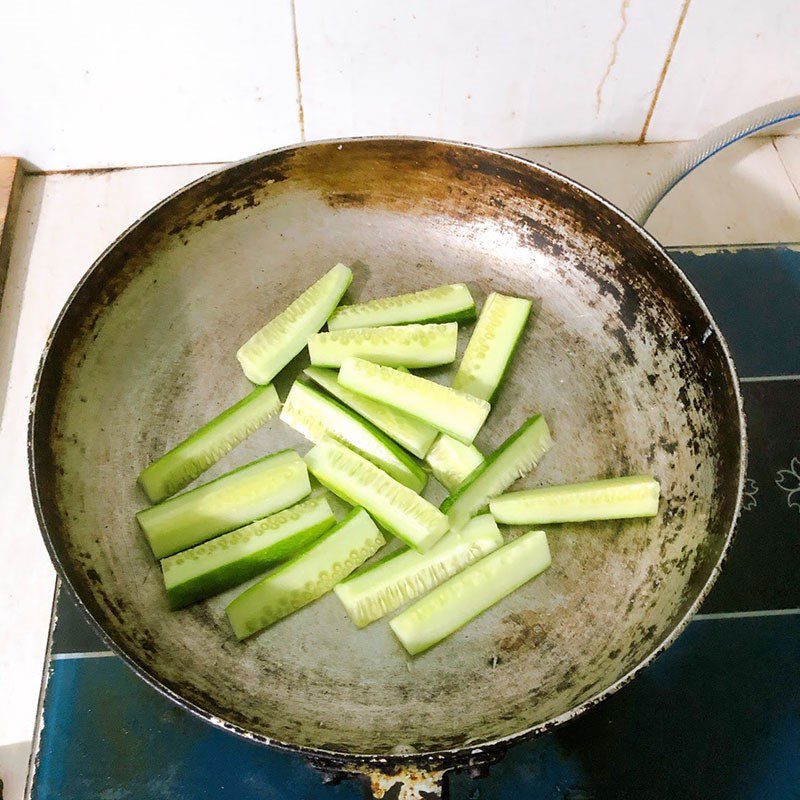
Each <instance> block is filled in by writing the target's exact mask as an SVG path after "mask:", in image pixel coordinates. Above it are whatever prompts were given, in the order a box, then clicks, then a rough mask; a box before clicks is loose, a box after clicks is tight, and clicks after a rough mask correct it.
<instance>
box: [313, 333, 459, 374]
mask: <svg viewBox="0 0 800 800" xmlns="http://www.w3.org/2000/svg"><path fill="white" fill-rule="evenodd" d="M457 346H458V324H457V323H455V322H447V323H444V324H437V325H390V326H381V327H377V328H348V329H346V330H340V331H328V332H326V333H318V334H316V335H315V336H312V337H311V339H309V341H308V353H309V356H310V357H311V363H312V364H313V365H314V366H319V367H339V366H341V364H342V362H343V361H344V360H345V359H346V358H349V357H351V356H357V357H358V358H365V359H366V360H367V361H372V362H373V363H374V364H385V365H387V366H390V367H436V366H440V365H442V364H452V363H453V361H455V358H456V347H457Z"/></svg>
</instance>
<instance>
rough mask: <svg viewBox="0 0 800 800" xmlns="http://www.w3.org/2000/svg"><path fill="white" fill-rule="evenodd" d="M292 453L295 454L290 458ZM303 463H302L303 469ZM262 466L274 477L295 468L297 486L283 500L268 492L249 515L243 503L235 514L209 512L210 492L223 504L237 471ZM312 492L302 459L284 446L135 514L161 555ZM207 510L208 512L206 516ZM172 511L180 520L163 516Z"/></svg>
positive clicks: (154, 550) (228, 528) (229, 529)
mask: <svg viewBox="0 0 800 800" xmlns="http://www.w3.org/2000/svg"><path fill="white" fill-rule="evenodd" d="M290 455H291V456H293V457H294V458H291V459H290V458H288V457H289V456H290ZM270 462H273V463H270ZM300 465H302V471H301V470H300ZM261 469H264V470H265V472H267V471H268V472H269V473H272V475H271V477H273V478H278V477H281V476H279V475H277V474H276V473H277V470H281V471H283V472H284V475H285V472H286V471H288V470H291V471H296V472H297V479H298V483H297V486H296V487H295V488H294V489H293V490H292V491H288V490H287V494H286V496H285V497H283V498H282V499H281V500H280V501H274V500H272V498H271V496H270V494H267V495H266V496H264V497H262V498H261V500H260V502H254V503H253V504H252V505H253V506H255V507H257V508H258V511H256V512H255V513H252V515H250V514H251V512H250V510H249V509H248V510H247V511H245V508H246V507H242V508H241V509H240V512H239V513H238V514H236V513H234V510H233V508H232V507H230V506H229V507H228V510H229V511H230V515H220V513H219V512H217V513H209V511H208V506H209V505H211V502H209V500H208V498H209V496H210V497H211V498H212V501H213V500H214V499H216V502H217V503H218V504H221V505H223V506H224V505H225V504H226V502H230V500H229V498H228V497H226V493H231V494H233V493H234V492H235V489H236V485H237V481H236V480H235V476H237V475H238V476H239V477H240V478H241V477H244V475H245V474H246V473H247V472H248V471H253V472H260V471H261ZM310 492H311V483H310V481H309V479H308V471H307V469H306V468H305V463H304V462H303V460H302V459H301V458H300V456H298V455H297V453H295V452H294V451H293V450H281V451H279V452H277V453H272V454H270V455H268V456H264V457H263V458H260V459H258V460H256V461H253V462H251V463H249V464H245V465H244V466H241V467H238V468H237V469H234V470H231V471H230V472H227V473H225V474H224V475H220V477H218V478H215V479H214V480H212V481H209V482H208V483H204V484H202V485H201V486H198V487H196V488H195V489H190V490H189V491H188V492H183V493H182V494H179V495H175V496H174V497H171V498H170V499H169V500H165V501H164V502H163V503H159V504H158V505H155V506H151V507H150V508H145V509H143V510H142V511H139V512H138V513H137V514H136V520H137V522H138V523H139V526H140V527H141V529H142V531H143V532H144V534H145V536H146V537H147V540H148V542H149V544H150V548H151V549H152V551H153V555H154V556H155V557H156V558H159V559H160V558H164V557H166V556H170V555H172V554H173V553H177V552H178V551H179V550H185V549H186V548H188V547H193V546H194V545H196V544H200V543H201V542H204V541H206V540H207V539H211V538H213V537H214V536H218V535H219V534H222V533H228V532H229V531H232V530H234V529H235V528H238V527H240V526H241V525H244V524H245V523H247V522H252V520H253V519H257V518H259V517H263V516H266V515H267V514H273V513H275V512H277V511H281V510H283V509H284V508H287V507H288V506H290V505H293V504H294V503H297V502H298V501H300V500H302V499H303V498H304V497H305V496H306V495H308V494H310ZM215 495H216V498H215ZM287 498H288V499H287ZM186 506H188V508H187V507H186ZM204 511H205V516H203V512H204ZM170 512H171V513H172V514H174V515H177V516H178V518H179V519H178V521H177V522H175V521H170V520H169V519H167V520H166V521H165V520H164V518H163V517H164V515H165V514H166V515H167V516H169V514H170ZM195 515H197V517H198V519H197V520H192V519H189V520H187V519H186V517H189V518H191V517H193V516H195Z"/></svg>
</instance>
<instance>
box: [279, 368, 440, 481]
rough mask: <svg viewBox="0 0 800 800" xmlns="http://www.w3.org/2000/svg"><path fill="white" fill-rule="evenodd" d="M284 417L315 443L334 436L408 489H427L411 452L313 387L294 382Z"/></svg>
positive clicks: (420, 469) (422, 472) (286, 403)
mask: <svg viewBox="0 0 800 800" xmlns="http://www.w3.org/2000/svg"><path fill="white" fill-rule="evenodd" d="M281 419H282V420H283V421H284V422H285V423H287V424H288V425H291V426H292V427H293V428H294V429H295V430H296V431H298V432H299V433H301V434H303V436H305V437H306V439H309V440H310V441H312V442H314V444H317V443H318V442H321V441H322V440H323V439H324V438H325V437H326V436H331V437H332V438H334V439H336V440H337V441H340V442H343V443H344V444H346V445H347V446H348V447H350V448H352V449H353V450H355V451H356V452H357V453H360V454H361V455H362V456H364V458H368V459H369V460H370V461H371V462H372V463H373V464H376V465H377V466H379V467H380V468H381V469H382V470H384V471H385V472H387V473H388V474H389V475H391V476H392V477H393V478H394V479H395V480H398V481H400V483H402V484H403V485H405V486H408V488H409V489H413V490H414V491H415V492H421V491H422V490H423V489H424V488H425V483H426V482H427V475H426V474H425V471H424V470H423V469H422V467H420V465H419V464H417V462H415V461H414V459H413V458H412V457H411V456H410V455H408V453H406V452H405V451H404V450H403V449H402V448H401V447H398V446H397V445H396V444H395V443H394V442H393V441H391V440H390V439H389V438H388V437H386V436H385V435H384V434H383V433H381V432H380V431H379V430H378V429H377V428H375V427H374V426H373V425H371V424H370V423H369V422H367V421H366V420H365V419H362V418H361V417H359V416H358V414H356V413H355V412H354V411H351V410H350V409H349V408H347V407H345V406H343V405H341V404H340V403H338V402H336V400H334V399H332V398H330V397H327V396H326V395H324V394H322V392H318V391H317V390H316V389H313V388H312V387H311V386H307V385H306V384H304V383H300V382H299V381H295V383H294V385H293V386H292V388H291V389H290V390H289V394H288V396H287V397H286V402H285V403H284V406H283V411H281Z"/></svg>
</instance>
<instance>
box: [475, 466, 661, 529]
mask: <svg viewBox="0 0 800 800" xmlns="http://www.w3.org/2000/svg"><path fill="white" fill-rule="evenodd" d="M631 488H633V489H634V491H635V492H636V495H637V496H634V497H623V498H621V499H620V498H619V494H620V490H622V492H623V493H624V491H625V490H629V489H631ZM615 490H616V493H617V498H616V499H615V498H614V497H613V493H614V492H615ZM660 493H661V487H660V486H659V484H658V482H657V481H656V480H654V479H653V478H651V477H650V476H648V475H631V476H628V477H624V478H606V479H602V480H595V481H584V482H581V483H572V484H563V485H558V486H542V487H539V488H536V489H523V490H521V491H518V492H509V493H508V494H503V495H500V496H499V497H495V498H494V499H493V500H492V501H491V502H490V504H489V506H490V508H491V509H492V514H494V515H495V516H496V517H497V520H498V521H499V522H504V523H507V524H510V525H547V524H550V523H562V522H592V521H596V520H609V519H637V518H647V517H654V516H656V515H657V514H658V503H659V498H660ZM548 500H549V508H548ZM554 501H555V505H556V507H554V506H553V503H554ZM543 503H544V507H543ZM537 506H538V507H537Z"/></svg>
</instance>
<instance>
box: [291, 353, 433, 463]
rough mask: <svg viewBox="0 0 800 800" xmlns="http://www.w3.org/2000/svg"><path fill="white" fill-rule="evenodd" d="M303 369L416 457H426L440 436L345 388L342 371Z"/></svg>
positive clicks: (317, 382) (319, 368) (415, 420)
mask: <svg viewBox="0 0 800 800" xmlns="http://www.w3.org/2000/svg"><path fill="white" fill-rule="evenodd" d="M304 372H305V374H306V376H307V377H309V378H311V380H312V381H314V383H316V384H317V385H318V386H321V387H322V388H323V389H325V391H326V392H328V393H329V394H331V395H333V396H334V397H335V398H337V399H338V400H341V401H342V402H343V403H344V404H345V405H346V406H347V407H348V408H352V409H353V411H357V412H358V413H359V414H361V416H362V417H364V419H366V420H368V421H369V422H371V423H372V424H373V425H374V426H375V427H376V428H380V430H382V431H383V432H384V433H385V434H386V435H387V436H388V437H389V438H391V439H394V441H396V442H397V443H398V444H399V445H402V446H403V447H404V448H405V449H406V450H408V452H409V453H411V454H412V455H415V456H417V458H424V457H425V454H426V453H427V452H428V450H430V447H431V445H432V444H433V442H434V440H435V439H436V437H437V436H438V435H439V431H437V430H436V428H432V427H431V426H430V425H426V424H425V423H424V422H420V421H419V420H417V419H414V418H413V417H409V416H408V414H404V413H403V412H402V411H397V410H396V409H394V408H390V407H389V406H387V405H385V404H383V403H378V402H376V401H375V400H370V399H369V398H367V397H364V396H363V395H360V394H358V393H357V392H351V391H350V390H349V389H345V388H344V386H342V385H341V384H340V383H339V380H338V377H339V374H338V373H337V372H335V371H334V370H330V369H322V368H321V367H308V369H306V370H304Z"/></svg>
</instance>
